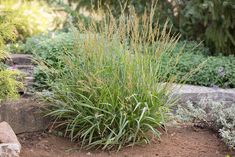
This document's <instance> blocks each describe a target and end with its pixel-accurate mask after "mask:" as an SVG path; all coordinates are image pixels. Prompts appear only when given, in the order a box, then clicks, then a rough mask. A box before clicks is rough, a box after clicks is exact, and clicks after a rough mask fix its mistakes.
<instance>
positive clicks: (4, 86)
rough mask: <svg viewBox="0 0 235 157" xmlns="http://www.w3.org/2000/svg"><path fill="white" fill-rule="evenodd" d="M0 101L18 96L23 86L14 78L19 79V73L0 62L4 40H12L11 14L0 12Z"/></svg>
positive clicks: (2, 56) (2, 55) (3, 53)
mask: <svg viewBox="0 0 235 157" xmlns="http://www.w3.org/2000/svg"><path fill="white" fill-rule="evenodd" d="M0 14H1V16H0V102H1V101H2V100H6V99H14V98H17V97H18V89H19V88H23V84H22V83H21V82H19V81H17V80H16V78H18V79H20V73H19V72H18V71H15V70H8V69H6V67H5V66H4V64H3V63H2V62H1V61H2V59H4V58H5V57H6V52H5V51H4V46H5V42H6V41H7V40H13V39H14V37H15V34H14V33H13V30H14V25H13V23H12V21H11V14H8V13H6V12H0Z"/></svg>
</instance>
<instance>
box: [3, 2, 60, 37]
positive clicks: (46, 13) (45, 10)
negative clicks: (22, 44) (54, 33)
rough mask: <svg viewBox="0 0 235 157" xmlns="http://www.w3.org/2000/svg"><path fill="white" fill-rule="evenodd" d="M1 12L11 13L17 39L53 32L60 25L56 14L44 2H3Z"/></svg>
mask: <svg viewBox="0 0 235 157" xmlns="http://www.w3.org/2000/svg"><path fill="white" fill-rule="evenodd" d="M0 12H8V13H11V14H12V16H11V18H12V19H11V21H13V22H14V27H15V31H16V32H17V34H16V35H17V38H18V39H21V40H25V38H26V37H29V36H32V35H35V34H38V33H41V32H46V31H48V30H53V29H54V28H56V26H57V25H58V24H57V22H60V21H58V20H57V21H56V19H57V18H56V14H55V13H54V12H53V10H52V9H51V8H50V7H49V6H48V5H47V4H46V3H44V2H43V1H36V0H31V1H25V0H1V1H0Z"/></svg>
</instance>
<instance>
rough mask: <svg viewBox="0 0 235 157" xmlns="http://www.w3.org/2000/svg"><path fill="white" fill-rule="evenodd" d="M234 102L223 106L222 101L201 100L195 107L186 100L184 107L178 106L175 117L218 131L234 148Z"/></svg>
mask: <svg viewBox="0 0 235 157" xmlns="http://www.w3.org/2000/svg"><path fill="white" fill-rule="evenodd" d="M234 113H235V104H232V105H231V106H230V107H227V108H226V107H225V105H224V104H223V103H222V102H212V101H205V100H203V101H201V102H200V103H199V104H197V107H195V106H194V105H193V104H192V103H190V102H188V103H187V106H186V107H181V106H179V109H178V111H177V115H178V116H177V117H178V118H179V119H180V120H183V121H192V122H193V123H195V124H196V125H197V126H204V127H208V128H211V129H213V130H216V131H218V133H219V134H220V136H221V137H222V139H223V141H224V142H225V143H226V144H227V146H228V147H230V148H232V149H235V114H234Z"/></svg>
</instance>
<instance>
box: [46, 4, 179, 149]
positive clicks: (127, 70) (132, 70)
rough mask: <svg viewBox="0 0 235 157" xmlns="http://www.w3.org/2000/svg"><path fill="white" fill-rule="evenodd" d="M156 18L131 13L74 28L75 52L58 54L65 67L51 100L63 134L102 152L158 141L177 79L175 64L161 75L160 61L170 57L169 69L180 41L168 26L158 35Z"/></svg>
mask: <svg viewBox="0 0 235 157" xmlns="http://www.w3.org/2000/svg"><path fill="white" fill-rule="evenodd" d="M153 10H154V8H153ZM152 18H153V11H152V12H151V13H150V15H148V14H147V13H146V14H144V15H143V16H142V17H138V16H137V15H136V14H135V12H134V10H133V9H131V10H130V13H129V14H128V15H122V16H121V17H120V18H119V19H114V17H113V16H112V15H108V16H107V18H105V20H104V21H101V22H100V24H99V25H97V24H92V23H91V24H90V26H89V27H88V28H87V27H83V26H82V25H79V30H80V31H76V30H74V37H75V43H74V51H73V53H71V54H67V53H66V51H65V53H64V55H62V56H60V59H61V60H62V62H63V63H64V69H61V70H59V71H58V70H57V72H56V73H57V74H58V76H57V77H56V79H55V80H54V83H53V84H51V90H52V93H53V94H52V96H51V97H48V101H50V104H51V105H50V106H49V107H48V109H49V114H48V115H49V116H51V117H54V119H55V123H54V126H55V127H56V128H60V129H61V130H62V131H64V132H65V136H69V137H70V138H71V139H72V140H73V141H80V142H81V144H82V146H83V147H86V148H91V147H96V148H102V149H112V148H116V149H120V148H122V147H123V146H130V145H134V144H137V143H143V142H144V143H150V142H151V137H152V135H154V136H155V137H157V138H160V134H161V133H160V131H159V128H161V127H163V126H164V124H165V121H166V119H167V116H166V114H167V113H168V108H169V106H170V105H172V103H174V102H173V101H172V100H171V99H169V94H170V93H171V90H172V88H171V84H172V83H174V81H175V78H176V76H173V75H172V74H171V68H170V67H172V66H169V68H168V69H167V70H165V71H164V72H163V71H162V70H163V69H162V62H161V61H162V57H164V56H168V57H169V61H168V62H169V65H172V64H175V65H176V64H177V62H178V60H179V59H180V55H179V56H177V57H171V56H172V54H171V53H172V50H173V49H174V47H175V45H176V44H177V41H178V38H179V37H178V36H174V37H171V36H170V32H169V31H167V29H166V25H165V28H164V29H163V30H161V31H160V29H159V27H158V26H157V25H153V23H152V21H153V19H152ZM179 54H180V53H179ZM50 70H53V69H50ZM166 78H167V81H166ZM163 80H164V81H166V82H164V83H163V82H162V81H163Z"/></svg>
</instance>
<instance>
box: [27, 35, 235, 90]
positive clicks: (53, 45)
mask: <svg viewBox="0 0 235 157" xmlns="http://www.w3.org/2000/svg"><path fill="white" fill-rule="evenodd" d="M182 45H185V48H184V51H183V53H182V54H181V55H180V60H179V63H178V64H177V66H176V68H175V67H174V69H173V73H175V74H176V75H177V76H178V78H177V79H178V80H181V78H182V77H184V76H185V75H186V74H188V73H189V72H190V71H192V70H193V69H195V68H197V67H198V65H199V64H201V63H203V62H205V63H204V65H203V67H201V69H200V70H199V71H197V72H196V73H194V74H193V76H191V77H189V78H187V80H186V83H187V84H192V85H203V86H209V87H211V86H212V87H213V86H218V87H224V88H235V57H234V56H228V57H225V56H213V57H208V56H207V54H208V52H209V50H208V49H207V48H205V47H204V46H203V45H202V44H201V45H198V44H197V43H195V42H180V43H178V44H177V46H176V47H175V49H174V54H175V55H177V54H178V53H179V52H180V49H181V47H182ZM25 47H26V50H27V52H33V54H35V56H37V57H39V58H40V59H43V60H45V61H47V64H49V66H51V67H53V68H61V66H63V63H61V62H60V61H61V60H60V56H61V55H60V54H62V53H68V54H69V52H71V51H73V48H74V41H73V35H72V34H71V33H56V34H54V35H42V36H36V37H33V38H29V39H28V40H27V42H26V45H25ZM75 47H76V46H75ZM167 60H168V58H164V62H165V67H162V69H163V73H164V68H167V63H168V61H167ZM172 67H173V66H172ZM45 77H46V76H45V75H43V73H42V72H40V71H38V72H37V73H36V79H37V80H38V82H39V83H42V82H43V81H45V79H46V78H45ZM166 79H167V78H166Z"/></svg>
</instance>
